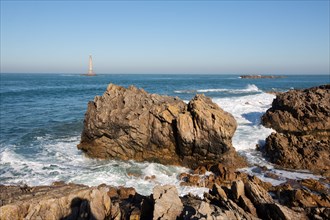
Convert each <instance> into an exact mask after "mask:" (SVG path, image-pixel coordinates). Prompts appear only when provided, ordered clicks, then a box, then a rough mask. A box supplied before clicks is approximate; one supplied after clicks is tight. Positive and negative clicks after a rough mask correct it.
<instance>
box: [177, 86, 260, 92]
mask: <svg viewBox="0 0 330 220" xmlns="http://www.w3.org/2000/svg"><path fill="white" fill-rule="evenodd" d="M174 92H175V93H209V92H224V93H230V94H241V93H243V94H244V93H251V92H261V90H260V89H259V88H258V87H257V86H256V85H254V84H248V85H247V86H246V87H245V88H244V89H224V88H215V89H197V90H176V91H174Z"/></svg>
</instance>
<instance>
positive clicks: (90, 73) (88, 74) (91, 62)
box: [86, 55, 96, 76]
mask: <svg viewBox="0 0 330 220" xmlns="http://www.w3.org/2000/svg"><path fill="white" fill-rule="evenodd" d="M86 75H87V76H96V74H95V73H94V72H93V60H92V55H89V68H88V73H87V74H86Z"/></svg>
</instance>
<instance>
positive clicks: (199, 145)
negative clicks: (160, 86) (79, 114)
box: [78, 84, 245, 168]
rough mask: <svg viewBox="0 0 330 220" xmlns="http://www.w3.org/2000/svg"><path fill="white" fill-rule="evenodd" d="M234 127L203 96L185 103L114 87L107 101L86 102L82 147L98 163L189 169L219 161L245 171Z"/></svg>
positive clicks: (228, 116)
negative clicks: (145, 163) (127, 162)
mask: <svg viewBox="0 0 330 220" xmlns="http://www.w3.org/2000/svg"><path fill="white" fill-rule="evenodd" d="M236 127H237V124H236V121H235V119H234V117H233V116H232V115H231V114H229V113H228V112H225V111H223V110H222V109H221V108H219V106H218V105H216V104H215V103H213V102H212V101H211V99H210V98H207V97H205V96H204V95H196V96H195V98H193V99H192V100H191V101H190V102H189V103H188V104H186V103H184V102H183V101H181V100H180V99H179V98H174V97H168V96H160V95H156V94H149V93H147V92H145V91H144V90H142V89H137V88H135V87H134V86H131V87H129V88H127V89H126V88H123V87H120V86H117V85H113V84H110V85H109V86H108V88H107V90H106V92H105V93H104V94H103V96H96V97H95V99H94V101H93V102H89V103H88V109H87V112H86V114H85V120H84V129H83V132H82V136H81V142H80V144H79V145H78V148H79V149H81V150H83V151H85V152H86V153H87V154H88V155H89V156H91V157H97V158H116V159H122V160H129V159H134V160H136V161H152V162H159V163H163V164H175V165H184V166H188V167H191V168H196V167H197V166H198V165H205V164H208V163H214V162H216V161H231V162H232V163H233V164H236V165H238V166H239V165H241V166H244V165H245V162H244V160H243V159H242V158H240V157H239V156H238V155H237V154H236V152H235V150H234V148H233V147H232V136H233V134H234V132H235V130H236ZM233 157H234V158H237V161H234V160H233V159H232V158H233ZM228 158H230V160H228Z"/></svg>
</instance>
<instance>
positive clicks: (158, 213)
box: [153, 185, 183, 220]
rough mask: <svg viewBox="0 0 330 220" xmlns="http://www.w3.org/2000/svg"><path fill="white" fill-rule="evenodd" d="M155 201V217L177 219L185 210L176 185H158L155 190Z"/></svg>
mask: <svg viewBox="0 0 330 220" xmlns="http://www.w3.org/2000/svg"><path fill="white" fill-rule="evenodd" d="M153 198H154V202H155V206H154V214H153V219H159V220H161V219H164V220H165V219H176V218H177V217H178V216H180V214H181V212H182V210H183V204H182V202H181V200H180V198H179V195H178V191H177V189H176V188H175V186H170V185H165V186H156V187H155V188H154V190H153Z"/></svg>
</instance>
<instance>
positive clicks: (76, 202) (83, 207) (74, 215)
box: [61, 197, 96, 220]
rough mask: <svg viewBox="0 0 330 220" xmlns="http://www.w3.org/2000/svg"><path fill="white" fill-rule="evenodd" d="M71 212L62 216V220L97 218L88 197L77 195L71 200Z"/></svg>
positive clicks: (92, 219) (89, 219)
mask: <svg viewBox="0 0 330 220" xmlns="http://www.w3.org/2000/svg"><path fill="white" fill-rule="evenodd" d="M70 207H71V214H70V215H68V216H66V217H64V218H61V220H76V219H79V220H82V219H88V220H96V218H95V216H94V215H93V213H92V212H91V207H90V204H89V201H88V200H87V199H82V198H79V197H76V198H74V199H72V201H71V206H70Z"/></svg>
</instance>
